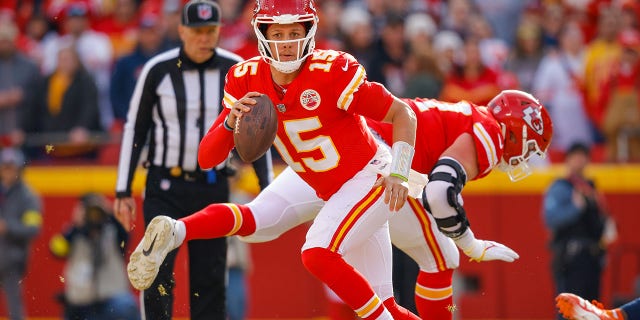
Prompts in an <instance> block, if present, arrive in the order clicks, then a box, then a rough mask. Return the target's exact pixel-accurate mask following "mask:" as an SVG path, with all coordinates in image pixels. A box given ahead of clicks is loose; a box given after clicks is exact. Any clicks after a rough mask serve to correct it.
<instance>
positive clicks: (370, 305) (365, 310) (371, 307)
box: [356, 295, 380, 318]
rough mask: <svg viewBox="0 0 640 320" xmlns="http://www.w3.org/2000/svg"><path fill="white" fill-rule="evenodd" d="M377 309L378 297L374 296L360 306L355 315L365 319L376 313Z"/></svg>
mask: <svg viewBox="0 0 640 320" xmlns="http://www.w3.org/2000/svg"><path fill="white" fill-rule="evenodd" d="M379 307H380V299H379V298H378V296H376V295H374V296H373V297H371V299H370V300H369V301H368V302H367V303H365V305H364V306H362V308H360V309H358V310H356V314H357V315H358V317H360V318H366V317H368V316H369V315H371V313H373V312H374V311H376V310H377V309H378V308H379Z"/></svg>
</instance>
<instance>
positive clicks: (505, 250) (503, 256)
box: [463, 239, 520, 262]
mask: <svg viewBox="0 0 640 320" xmlns="http://www.w3.org/2000/svg"><path fill="white" fill-rule="evenodd" d="M463 252H464V254H466V255H467V256H469V258H471V260H474V261H477V262H480V261H492V260H502V261H506V262H513V261H515V260H516V259H518V258H520V256H519V255H518V254H517V253H516V252H515V251H513V250H511V248H509V247H507V246H505V245H503V244H502V243H498V242H495V241H488V240H479V239H474V243H473V245H472V247H471V248H469V249H468V250H463Z"/></svg>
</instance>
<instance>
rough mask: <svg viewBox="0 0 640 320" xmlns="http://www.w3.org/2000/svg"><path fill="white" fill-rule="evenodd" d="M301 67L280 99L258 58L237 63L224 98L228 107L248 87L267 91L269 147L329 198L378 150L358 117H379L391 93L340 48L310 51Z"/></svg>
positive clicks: (230, 71) (383, 112)
mask: <svg viewBox="0 0 640 320" xmlns="http://www.w3.org/2000/svg"><path fill="white" fill-rule="evenodd" d="M301 68H302V69H301V72H300V73H299V74H298V76H297V77H296V78H295V80H294V81H293V82H292V83H290V84H289V85H287V89H286V93H285V94H284V97H283V98H280V96H279V94H278V92H277V91H276V90H277V89H276V85H275V84H274V82H273V80H272V78H271V71H270V68H269V64H267V63H266V62H265V61H264V60H262V59H261V58H260V57H255V58H252V59H249V60H246V61H244V62H241V63H239V64H237V65H235V66H233V67H232V68H231V69H230V70H229V72H228V73H227V81H226V84H225V87H224V100H223V103H224V105H225V107H227V108H231V106H232V105H233V103H234V102H235V101H237V100H238V99H240V98H242V97H243V96H244V95H245V94H246V93H247V92H248V91H258V92H261V93H264V94H266V95H268V96H269V98H271V101H273V104H274V106H275V107H276V110H277V113H278V133H277V136H276V139H275V141H274V146H275V147H276V149H277V150H278V152H279V153H280V155H281V157H282V159H283V160H285V161H286V162H287V164H288V165H289V166H290V167H291V168H292V169H293V170H295V171H296V172H297V173H298V174H299V175H300V176H301V178H302V179H303V180H304V181H306V182H307V183H308V184H309V185H310V186H311V187H313V188H314V189H315V190H316V192H317V193H318V196H320V197H321V198H322V199H328V198H329V197H330V196H331V195H333V194H334V193H335V192H336V191H337V190H338V189H339V188H340V187H341V186H342V185H343V184H344V183H345V182H346V181H347V180H349V179H350V178H352V177H353V176H354V175H355V174H356V173H357V172H358V171H360V170H362V169H363V168H364V167H365V165H366V164H367V163H368V161H370V160H371V158H372V157H373V156H374V154H375V152H376V150H377V147H376V143H375V140H374V138H373V136H372V135H371V133H370V132H369V130H367V127H366V123H365V121H364V120H363V118H362V117H361V116H366V117H369V118H372V119H376V120H382V119H383V118H384V116H385V115H386V114H387V112H388V110H389V107H390V106H391V103H392V101H393V96H392V95H391V94H390V93H389V92H388V91H387V90H386V89H384V87H382V86H381V85H379V84H377V83H372V82H368V81H367V80H366V72H365V70H364V68H363V67H362V66H361V65H360V64H359V63H358V62H357V61H356V60H355V59H354V58H353V57H352V56H351V55H349V54H347V53H344V52H339V51H333V50H315V51H314V52H313V54H312V55H311V56H310V57H309V58H307V59H306V61H305V62H304V63H303V65H302V67H301ZM225 114H226V113H225Z"/></svg>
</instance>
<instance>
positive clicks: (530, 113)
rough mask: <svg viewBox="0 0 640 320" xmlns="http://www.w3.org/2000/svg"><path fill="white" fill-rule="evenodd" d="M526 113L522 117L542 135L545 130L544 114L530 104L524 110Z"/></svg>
mask: <svg viewBox="0 0 640 320" xmlns="http://www.w3.org/2000/svg"><path fill="white" fill-rule="evenodd" d="M522 113H524V117H522V119H523V120H524V122H526V123H527V125H529V127H530V128H531V129H532V130H533V131H535V132H536V133H537V134H539V135H542V133H543V132H544V124H543V123H542V116H541V115H540V111H539V110H535V109H534V108H533V107H531V106H529V107H527V108H526V109H524V110H522Z"/></svg>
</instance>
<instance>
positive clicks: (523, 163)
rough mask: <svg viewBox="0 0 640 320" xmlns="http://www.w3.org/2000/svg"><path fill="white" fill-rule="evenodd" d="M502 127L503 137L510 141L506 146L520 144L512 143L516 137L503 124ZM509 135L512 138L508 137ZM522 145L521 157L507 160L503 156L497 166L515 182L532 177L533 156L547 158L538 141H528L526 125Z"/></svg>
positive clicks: (523, 128) (523, 127)
mask: <svg viewBox="0 0 640 320" xmlns="http://www.w3.org/2000/svg"><path fill="white" fill-rule="evenodd" d="M500 125H501V127H502V134H503V136H504V137H505V139H507V140H509V141H507V142H505V145H506V144H509V143H518V142H517V141H510V140H511V139H512V138H513V139H514V140H515V139H516V138H515V137H516V135H514V134H513V133H511V132H507V130H506V126H505V125H504V124H503V123H501V124H500ZM507 134H509V135H512V136H507ZM520 145H521V146H522V152H521V153H520V154H519V155H517V156H512V157H511V158H509V159H505V158H504V156H503V157H502V159H501V160H500V163H498V165H497V166H496V167H497V168H498V169H499V170H501V171H504V172H505V173H506V174H507V175H508V176H509V179H511V181H513V182H515V181H520V180H522V179H524V178H526V177H528V176H529V175H531V171H532V170H531V167H530V166H529V164H528V161H529V159H530V158H531V157H532V156H533V155H536V154H537V155H538V156H540V157H542V158H544V157H545V156H546V153H545V151H544V150H542V149H541V148H540V146H539V145H538V142H537V141H536V140H534V139H530V140H527V127H526V126H525V125H523V126H522V143H521V144H520Z"/></svg>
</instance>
